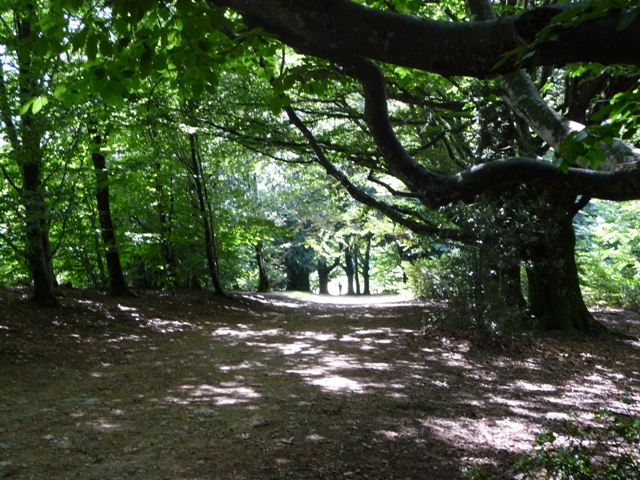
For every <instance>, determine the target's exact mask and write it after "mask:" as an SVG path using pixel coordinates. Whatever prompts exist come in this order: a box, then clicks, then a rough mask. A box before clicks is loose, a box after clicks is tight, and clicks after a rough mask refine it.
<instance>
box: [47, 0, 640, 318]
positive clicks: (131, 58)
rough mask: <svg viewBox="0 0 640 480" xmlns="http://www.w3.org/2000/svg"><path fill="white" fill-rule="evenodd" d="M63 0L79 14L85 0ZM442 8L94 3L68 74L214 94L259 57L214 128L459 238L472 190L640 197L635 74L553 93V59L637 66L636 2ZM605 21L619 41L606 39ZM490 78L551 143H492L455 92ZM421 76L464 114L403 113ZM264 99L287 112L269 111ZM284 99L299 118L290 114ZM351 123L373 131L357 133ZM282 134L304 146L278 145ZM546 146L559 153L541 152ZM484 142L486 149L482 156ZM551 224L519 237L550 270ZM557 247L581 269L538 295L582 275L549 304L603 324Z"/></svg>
mask: <svg viewBox="0 0 640 480" xmlns="http://www.w3.org/2000/svg"><path fill="white" fill-rule="evenodd" d="M363 3H364V5H363ZM56 5H57V6H58V7H59V6H60V5H63V6H64V8H66V9H67V10H68V12H69V13H70V15H77V13H78V11H77V10H78V6H77V5H75V6H74V5H68V4H67V2H60V5H58V4H57V3H56ZM443 7H444V5H443V6H433V5H430V4H427V3H424V2H417V1H410V0H396V1H385V2H380V1H377V0H367V1H364V2H360V3H357V2H355V1H350V0H325V1H322V2H315V1H312V0H301V1H300V2H295V3H294V2H290V1H288V0H274V1H269V2H267V1H264V0H213V1H210V2H199V1H194V2H192V1H186V0H177V1H175V2H173V3H172V4H171V5H167V4H164V3H162V4H161V3H160V2H154V1H149V2H144V3H142V2H113V3H112V4H110V7H109V8H110V11H109V12H108V14H105V13H106V11H102V10H96V11H89V10H87V11H86V12H84V11H83V16H82V23H83V25H84V28H83V29H77V30H74V29H71V30H72V31H70V32H69V33H68V35H69V38H70V43H71V45H72V46H73V48H74V49H78V50H82V51H83V52H84V53H85V54H86V57H87V59H88V62H87V63H86V65H85V69H84V70H83V71H81V72H79V73H78V74H77V75H75V76H71V77H69V78H70V80H69V82H70V83H69V85H74V87H75V89H76V90H75V92H73V91H72V89H69V92H71V93H69V97H67V98H71V97H73V98H75V97H74V96H78V95H82V94H83V92H84V94H86V92H88V91H96V92H97V93H99V94H100V95H101V96H102V97H103V98H104V99H105V100H106V101H108V102H113V103H118V102H120V104H122V103H123V102H124V100H125V99H128V98H129V97H130V96H131V94H132V92H134V91H137V89H139V87H140V82H141V80H143V79H147V78H149V77H151V78H152V79H153V81H154V82H161V81H166V82H167V83H168V84H169V85H171V86H172V88H176V89H178V91H180V92H181V93H180V95H182V98H183V99H189V100H191V101H193V100H195V99H199V98H200V96H201V95H202V94H203V92H207V93H211V94H213V93H215V92H216V85H217V84H218V83H219V82H220V81H221V79H222V78H229V77H233V76H235V75H240V76H242V75H244V74H246V73H247V72H253V73H254V75H255V77H254V78H255V79H256V81H255V82H249V83H251V87H250V91H251V92H252V93H253V94H254V97H253V98H254V99H255V101H254V102H253V103H252V102H249V101H248V100H247V99H248V96H244V97H243V99H245V100H247V101H244V102H243V105H242V106H241V107H240V108H239V109H237V110H235V111H234V113H233V114H232V115H230V117H231V118H232V122H231V123H233V125H230V124H229V122H227V121H226V120H224V121H220V122H218V124H217V125H216V127H215V128H220V129H221V130H222V131H224V132H225V134H226V135H228V136H229V137H234V138H235V140H237V141H238V143H241V144H242V145H243V146H245V147H246V148H252V149H254V151H257V152H260V153H264V154H265V155H267V156H269V157H270V158H280V159H283V160H290V159H291V158H292V156H293V157H294V158H295V160H296V161H301V162H302V161H304V159H303V157H306V158H307V159H308V158H312V161H314V162H315V163H317V164H318V165H320V166H321V167H322V168H323V169H324V170H325V172H326V173H327V174H328V175H329V176H331V177H333V178H334V179H335V180H336V181H337V183H338V184H339V185H341V186H342V187H343V188H344V189H345V190H346V191H347V192H348V193H349V194H350V195H351V196H352V197H353V198H354V199H355V200H357V201H359V202H361V203H363V204H365V205H366V206H368V207H370V208H374V209H377V210H379V211H380V212H382V213H384V214H385V215H387V216H388V217H389V218H390V219H391V220H392V221H394V222H396V223H397V224H400V225H402V226H404V227H405V228H408V229H411V230H413V231H414V232H415V233H417V234H420V235H437V236H438V237H440V238H443V239H448V240H450V241H467V242H471V241H473V240H470V239H472V238H473V237H474V236H475V238H476V240H477V239H478V238H479V237H477V234H478V232H479V230H478V229H473V228H471V229H464V228H461V222H460V218H459V217H458V218H456V217H455V215H454V216H451V215H441V213H442V212H440V211H436V210H438V209H442V208H443V207H446V209H447V210H450V211H454V212H455V209H456V207H455V206H453V207H452V205H453V204H456V203H460V202H462V203H467V204H476V203H488V204H490V205H494V206H495V214H496V215H497V214H498V213H499V211H500V208H501V206H500V205H501V203H502V200H501V199H500V195H502V194H501V193H500V192H512V191H515V192H518V191H520V190H522V189H523V187H524V190H525V191H526V192H528V195H531V196H536V195H540V194H542V193H544V195H545V199H544V201H542V202H541V205H540V209H541V210H540V211H541V212H545V211H549V210H547V207H549V206H551V207H550V208H551V209H552V210H553V209H554V208H558V209H559V210H560V211H562V212H563V213H562V215H561V217H562V218H558V222H561V223H563V224H565V223H567V222H568V221H569V219H570V218H572V216H573V214H574V212H575V211H576V209H577V208H578V207H579V206H581V205H583V204H584V203H585V202H586V199H587V198H592V197H597V198H607V199H612V200H617V201H620V200H628V199H633V198H638V197H640V169H637V168H633V167H634V166H635V165H636V163H635V162H637V161H640V150H638V149H636V148H634V147H633V145H631V144H629V143H627V141H628V140H629V139H632V137H633V136H634V135H635V131H636V123H637V121H636V119H637V118H638V116H639V114H640V112H639V111H638V108H637V106H636V105H637V99H638V98H637V97H638V91H637V88H635V86H634V85H635V83H634V82H631V83H629V84H628V85H627V86H626V87H620V88H618V90H617V91H615V92H610V91H608V90H607V89H605V88H604V87H602V88H600V87H597V88H591V89H590V90H589V91H587V90H588V89H581V90H580V92H579V93H580V95H578V97H580V98H581V100H580V101H579V102H578V103H580V104H581V105H582V107H580V108H577V109H575V108H573V106H571V108H567V109H565V108H564V107H563V106H561V105H558V104H554V102H552V101H547V100H546V99H545V98H544V97H543V95H544V92H545V91H546V90H547V89H549V88H553V86H552V85H553V81H554V80H557V79H558V78H562V76H563V75H565V73H566V72H570V69H565V70H564V72H562V71H560V72H559V71H555V72H556V73H554V70H553V69H551V68H548V67H550V66H551V65H554V66H563V65H566V64H568V63H570V62H594V61H599V62H601V63H602V64H605V65H612V66H617V67H618V69H617V70H616V71H614V69H608V68H607V67H602V66H596V65H588V67H589V69H590V70H591V71H592V72H593V73H594V76H596V77H597V76H604V77H606V78H616V77H617V78H620V77H621V76H622V74H625V75H628V76H632V73H631V72H632V71H631V69H626V70H625V68H624V67H623V66H621V65H622V64H624V63H633V62H635V61H636V59H637V58H638V48H640V47H638V46H637V45H638V44H639V42H637V37H638V30H639V29H638V28H637V27H638V25H639V22H640V15H637V13H638V10H639V9H640V7H639V6H638V5H636V4H635V3H632V2H628V3H626V4H622V5H621V4H620V2H613V0H611V1H610V0H605V1H603V2H599V3H598V4H593V5H590V4H565V5H561V6H548V7H542V8H530V9H529V8H528V7H525V6H523V5H517V4H516V5H512V4H511V2H510V4H509V5H502V4H498V3H495V4H491V3H489V2H487V1H485V0H470V1H469V2H467V4H466V7H467V10H468V11H467V12H464V11H462V10H460V9H457V10H456V11H455V12H453V13H452V12H450V11H449V12H447V10H446V8H443ZM493 8H496V9H497V10H499V12H498V13H500V14H501V15H502V16H500V17H498V16H497V15H496V14H495V13H494V11H493ZM513 12H516V13H513ZM460 20H468V21H460ZM596 32H600V33H601V35H602V36H603V38H604V37H606V38H607V39H608V41H607V42H597V44H595V43H594V38H597V35H596ZM59 37H60V35H59ZM283 45H287V46H288V47H291V48H293V49H295V50H296V51H297V56H295V57H294V56H292V55H291V50H290V49H289V48H288V47H284V46H283ZM585 46H589V48H585ZM622 46H624V48H621V47H622ZM300 55H303V56H302V57H301V56H300ZM375 62H383V63H384V64H386V65H378V64H376V63H375ZM525 69H527V70H526V71H525ZM621 72H622V74H621ZM223 73H225V74H226V75H223ZM455 76H459V77H455ZM460 76H465V77H460ZM567 76H571V75H567ZM469 77H475V78H476V79H478V80H470V79H469ZM487 77H492V78H490V79H486V78H487ZM534 80H536V81H538V82H539V84H536V82H534ZM607 81H608V80H607ZM605 83H606V82H605ZM474 84H482V85H485V86H486V88H485V89H484V91H482V89H478V90H479V96H483V97H484V96H486V95H487V92H491V91H496V92H497V93H491V95H494V96H496V97H498V98H500V99H501V101H503V102H504V103H505V104H506V105H507V107H508V108H507V111H508V112H509V113H508V115H509V116H510V117H512V118H513V121H510V122H507V123H508V124H513V125H516V127H517V130H518V132H519V133H518V134H519V135H520V137H521V139H523V140H524V141H523V142H521V143H520V146H521V147H522V146H523V145H526V143H528V142H529V140H526V137H527V135H528V136H529V137H531V134H530V133H529V132H533V133H534V134H535V139H534V140H535V141H534V143H536V142H537V144H536V148H524V147H522V148H516V149H514V148H512V145H509V149H508V150H505V151H502V150H500V149H497V148H494V147H497V146H498V144H499V142H495V141H494V140H492V134H491V133H490V131H489V130H487V128H486V127H487V126H488V125H489V123H490V122H485V121H483V120H482V117H483V115H484V113H482V112H481V111H482V108H479V107H472V110H473V111H480V112H481V114H480V116H479V118H480V127H479V129H476V128H475V127H474V126H473V125H472V124H471V122H467V121H466V120H465V119H466V115H468V113H469V111H468V109H467V107H466V104H467V103H464V102H465V100H466V99H465V98H459V97H461V96H460V95H458V93H457V92H460V91H471V90H472V89H473V88H475V87H474ZM443 85H446V87H447V88H441V87H442V86H443ZM550 85H551V86H550ZM425 86H429V87H430V88H429V89H422V87H425ZM431 87H432V88H431ZM411 90H414V91H413V92H412V91H411ZM420 90H422V93H424V92H432V91H433V92H437V93H436V94H435V95H428V94H427V95H423V97H424V99H425V100H424V103H425V105H427V104H430V105H431V107H433V108H436V106H438V105H440V106H442V105H444V104H446V105H447V108H448V109H449V111H450V112H454V111H456V112H457V114H458V118H457V119H456V118H454V115H451V114H447V116H441V117H439V118H438V119H437V120H436V121H435V122H434V123H429V125H428V127H429V128H424V129H422V130H421V131H419V132H418V135H417V136H413V137H412V136H411V135H410V134H409V133H408V131H407V129H406V128H405V126H406V125H405V123H404V122H403V121H402V118H401V117H396V116H394V113H395V111H396V109H397V104H396V103H395V102H396V101H398V98H400V96H403V95H405V94H406V93H407V92H408V93H409V94H410V95H409V96H413V97H414V98H415V96H416V95H415V92H419V93H420ZM442 92H444V93H442ZM469 96H470V95H469ZM394 97H395V98H394ZM73 98H72V100H73ZM390 98H392V99H393V101H392V102H390V101H389V99H390ZM567 98H568V97H567ZM73 101H77V100H73ZM461 101H462V102H463V103H460V102H461ZM223 103H224V102H223ZM474 103H476V104H477V103H480V102H476V101H474ZM224 104H225V105H230V103H224ZM414 104H415V102H414ZM310 106H312V107H311V108H310ZM583 107H584V108H583ZM596 107H597V108H596ZM437 108H440V107H437ZM499 110H500V111H502V110H503V109H499ZM260 111H262V114H260V113H259V112H260ZM266 111H270V112H272V113H274V114H275V115H273V116H271V117H270V118H269V119H266V118H265V117H267V115H265V112H266ZM281 111H284V113H286V118H283V117H282V116H279V115H278V114H279V113H280V112H281ZM440 111H442V109H440ZM576 111H577V112H578V113H579V114H578V115H574V113H575V112H576ZM585 112H587V114H586V115H585V114H584V113H585ZM488 113H490V112H488ZM562 113H564V114H565V115H563V114H562ZM220 118H222V117H220ZM283 120H284V121H283ZM287 120H288V122H289V123H290V124H291V125H292V126H293V127H295V128H290V127H289V126H288V125H286V121H287ZM496 121H499V120H493V119H492V122H494V123H495V122H496ZM423 122H424V120H423ZM347 124H348V125H352V126H353V128H351V127H348V128H345V127H344V126H345V125H347ZM349 129H350V130H349ZM347 131H351V132H354V131H355V132H357V133H356V134H355V136H354V137H353V139H349V138H348V137H347V135H346V134H345V132H347ZM474 134H478V135H479V139H480V142H478V146H477V148H469V147H468V145H465V144H468V143H469V142H470V139H472V138H473V135H474ZM194 135H195V134H194ZM430 136H431V138H430V139H429V137H430ZM267 138H268V139H269V141H268V142H265V139H267ZM274 138H277V140H274ZM416 138H417V140H416ZM194 139H195V137H194ZM336 140H339V141H336ZM487 141H489V142H492V141H493V142H494V145H491V147H492V150H493V154H492V155H485V153H483V152H485V151H487V148H486V142H487ZM261 144H262V145H263V146H260V145H261ZM274 148H278V149H280V150H287V151H289V152H293V155H289V156H287V155H282V154H279V153H274ZM539 148H542V149H551V150H552V151H553V153H552V154H551V153H550V154H549V155H546V154H545V155H544V157H543V156H541V155H539V152H538V149H539ZM474 151H475V152H476V157H477V158H471V157H472V156H473V155H468V154H469V152H471V153H472V154H473V152H474ZM431 154H435V157H433V158H429V155H431ZM441 156H444V157H448V158H449V159H450V162H449V166H448V167H447V168H441V166H442V164H443V162H441V158H440V157H441ZM485 157H486V158H485ZM452 165H453V167H452ZM622 166H623V167H622ZM621 167H622V168H621ZM541 192H542V193H541ZM578 197H579V198H578ZM532 208H533V207H532ZM534 230H535V228H534ZM494 232H496V235H497V236H495V237H494V238H489V237H486V238H485V237H483V241H484V239H488V240H491V241H492V242H494V244H495V245H497V246H502V244H503V243H504V242H502V241H501V235H502V234H501V233H500V232H497V230H494ZM549 232H555V233H554V234H555V235H557V238H556V241H555V242H553V243H555V244H558V243H560V244H564V245H570V244H571V243H572V241H571V238H570V235H569V234H570V231H569V229H566V228H561V229H555V230H553V229H551V230H549ZM541 238H543V237H540V236H538V237H536V236H535V235H534V236H532V237H531V238H530V239H529V240H528V243H530V244H531V245H528V246H527V245H514V244H512V245H511V247H513V248H515V247H516V246H517V247H518V248H517V250H519V253H518V255H520V260H523V261H526V262H530V263H531V268H530V272H533V273H531V274H532V275H534V276H535V275H538V276H545V275H546V273H545V271H546V270H548V269H549V268H551V267H550V265H549V263H548V262H547V265H546V267H545V266H544V265H542V263H541V262H542V260H541V258H542V257H541V256H540V255H537V254H533V253H531V252H535V251H537V250H536V249H535V248H533V246H535V244H536V243H538V244H539V243H540V242H539V240H540V239H541ZM542 243H544V242H542ZM511 247H510V248H511ZM529 247H531V248H529ZM541 248H542V247H541ZM542 250H544V251H545V253H544V254H543V257H544V258H545V259H546V256H548V255H551V254H553V255H556V256H557V258H556V259H555V260H554V262H559V261H562V263H561V265H567V266H568V267H567V268H568V271H567V272H566V274H565V278H564V280H561V279H559V278H558V279H556V281H555V282H552V283H553V285H550V286H548V287H546V288H544V289H543V288H539V289H538V292H539V293H540V295H549V294H550V293H544V292H551V291H553V290H556V291H557V290H559V287H561V286H568V287H566V288H569V290H570V291H567V293H566V294H565V297H566V298H567V299H578V298H580V300H577V301H576V302H573V300H571V301H570V302H569V303H570V304H571V305H570V306H569V307H567V308H568V310H569V311H570V312H571V313H570V317H572V318H571V320H570V321H569V320H566V321H564V323H562V322H558V321H557V315H558V314H557V313H556V312H555V311H554V308H551V309H549V310H546V307H543V309H542V310H537V309H536V308H533V309H534V310H535V311H536V312H537V313H538V314H539V315H540V316H541V318H547V319H549V321H545V322H544V323H545V324H546V326H547V327H558V328H565V329H579V330H589V329H591V328H592V327H593V323H592V322H591V321H590V320H589V319H584V318H582V317H583V313H584V312H583V310H584V309H583V308H582V305H580V301H581V295H580V292H579V285H578V284H577V281H576V282H574V281H573V280H572V281H567V279H568V278H569V277H572V278H573V277H575V275H574V272H573V270H574V269H573V268H571V266H570V262H567V261H564V259H562V258H561V257H562V256H565V255H569V254H570V253H571V252H572V248H564V249H562V251H560V250H558V249H552V248H546V249H545V248H542ZM527 255H528V256H527ZM536 263H538V264H540V265H538V266H536ZM552 263H553V262H552ZM536 272H537V273H536ZM534 280H535V279H534ZM558 282H562V285H560V284H559V283H558ZM538 283H539V282H538ZM530 284H531V285H536V282H535V281H532V282H530ZM530 296H531V297H532V299H534V300H533V301H534V303H535V295H530ZM551 303H552V304H556V303H557V302H551ZM538 305H545V303H539V304H538ZM564 313H566V312H564Z"/></svg>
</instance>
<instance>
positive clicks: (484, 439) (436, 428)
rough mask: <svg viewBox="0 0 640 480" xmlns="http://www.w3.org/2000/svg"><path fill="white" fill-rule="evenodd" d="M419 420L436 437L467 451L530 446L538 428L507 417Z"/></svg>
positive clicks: (521, 450) (512, 448) (524, 449)
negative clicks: (496, 418) (498, 418)
mask: <svg viewBox="0 0 640 480" xmlns="http://www.w3.org/2000/svg"><path fill="white" fill-rule="evenodd" d="M420 422H421V423H422V424H423V425H424V426H425V427H427V428H429V429H430V430H431V431H432V432H433V434H434V435H435V436H436V437H438V438H441V439H442V440H445V441H447V442H450V443H451V444H453V445H456V447H458V446H461V445H462V446H463V448H466V449H468V450H469V451H477V450H478V449H479V448H490V449H497V450H510V451H514V450H515V451H518V452H523V451H527V450H529V449H530V448H531V442H532V441H533V438H534V436H535V433H536V429H537V428H538V427H537V426H534V425H533V424H531V423H528V422H523V421H521V420H515V419H513V418H509V417H506V418H502V419H500V420H492V419H488V418H483V419H479V420H477V419H470V418H459V419H457V420H449V419H444V418H428V419H423V420H421V421H420Z"/></svg>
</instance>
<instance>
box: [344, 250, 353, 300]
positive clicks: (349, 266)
mask: <svg viewBox="0 0 640 480" xmlns="http://www.w3.org/2000/svg"><path fill="white" fill-rule="evenodd" d="M344 260H345V267H344V272H345V274H346V275H347V295H355V291H354V290H353V258H352V255H351V249H350V248H349V247H347V248H346V249H345V251H344Z"/></svg>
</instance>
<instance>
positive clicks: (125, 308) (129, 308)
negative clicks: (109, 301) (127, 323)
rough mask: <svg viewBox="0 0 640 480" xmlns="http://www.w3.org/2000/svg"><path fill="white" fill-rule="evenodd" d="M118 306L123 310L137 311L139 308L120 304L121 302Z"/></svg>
mask: <svg viewBox="0 0 640 480" xmlns="http://www.w3.org/2000/svg"><path fill="white" fill-rule="evenodd" d="M118 308H119V309H120V310H122V311H123V312H136V311H138V309H137V308H133V307H127V306H125V305H120V304H118Z"/></svg>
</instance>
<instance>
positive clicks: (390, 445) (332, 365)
mask: <svg viewBox="0 0 640 480" xmlns="http://www.w3.org/2000/svg"><path fill="white" fill-rule="evenodd" d="M24 295H26V292H23V291H20V290H14V291H9V292H7V293H5V294H4V295H3V296H0V478H25V479H27V478H38V479H45V478H50V479H62V478H81V479H105V478H109V479H120V478H121V479H129V478H130V479H277V478H287V479H337V478H354V479H355V478H358V479H360V478H369V479H396V478H397V479H430V478H433V479H441V478H462V475H461V473H460V468H461V467H462V466H464V465H470V464H472V463H479V464H485V465H489V466H492V469H493V470H494V472H497V473H498V477H497V478H509V477H510V473H509V471H508V469H507V465H508V464H509V463H510V462H511V460H512V458H511V457H512V455H514V454H518V453H521V452H523V451H526V450H527V449H529V448H530V447H531V444H532V441H533V438H534V435H535V433H536V432H537V431H538V429H539V428H540V427H541V426H542V425H553V424H555V423H556V422H557V420H558V419H559V418H562V417H563V416H566V414H567V413H568V412H569V411H570V408H571V407H574V406H575V407H577V412H578V416H581V415H583V414H584V415H587V414H588V413H590V412H591V413H592V412H594V411H595V410H596V409H597V408H599V407H601V406H609V407H616V406H617V407H620V406H621V405H620V403H619V399H620V397H621V395H622V392H623V390H624V389H625V388H627V387H631V388H634V389H635V392H636V393H637V392H638V384H639V383H640V373H639V370H640V368H639V366H640V344H638V343H637V342H630V341H621V340H618V339H613V338H604V339H602V338H601V339H589V338H580V337H570V336H567V335H538V336H528V337H526V338H523V339H519V340H508V339H503V341H501V342H498V343H496V344H495V345H494V346H493V347H492V348H491V349H486V348H477V347H476V346H475V345H474V343H473V338H472V337H469V338H465V337H464V336H462V337H461V336H460V335H458V336H457V337H456V336H453V335H451V334H450V333H446V332H443V331H439V330H427V331H424V330H422V321H423V319H424V318H425V317H426V316H427V315H428V314H429V312H430V311H431V310H432V309H433V308H434V307H433V306H430V305H427V304H423V303H420V302H417V301H400V302H399V301H397V298H391V299H389V301H388V302H387V301H385V302H382V301H380V302H377V303H376V302H371V303H370V304H367V305H362V304H357V305H351V304H345V303H342V304H335V303H314V302H309V301H303V300H300V299H295V298H291V297H289V296H284V295H282V294H268V295H258V294H250V295H248V294H247V295H245V294H242V295H239V294H236V295H234V297H233V298H230V299H219V298H216V297H213V296H211V294H209V293H207V292H178V294H177V296H172V295H170V294H166V293H157V292H148V293H146V294H141V295H140V297H139V298H133V299H124V300H123V299H112V298H108V297H106V296H104V295H101V294H99V293H97V292H90V291H80V290H69V291H68V292H67V297H65V298H63V299H62V303H63V306H62V307H61V308H57V309H53V308H50V309H41V308H36V307H34V306H32V305H30V304H28V303H26V302H25V301H24V300H23V299H22V298H21V297H24ZM378 300H381V299H378ZM600 318H601V319H602V320H604V321H608V322H609V324H610V325H613V326H615V325H616V324H617V326H618V327H620V326H621V325H622V324H624V325H626V326H630V328H631V329H632V330H631V333H635V334H637V333H638V330H639V326H640V322H639V321H638V317H637V315H636V316H634V315H633V314H629V313H625V314H624V315H622V314H614V313H609V314H607V315H603V316H601V317H600ZM636 398H637V397H636Z"/></svg>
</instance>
